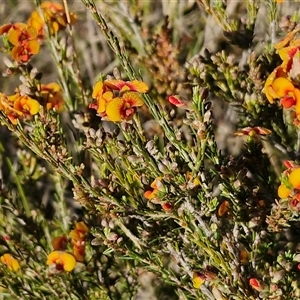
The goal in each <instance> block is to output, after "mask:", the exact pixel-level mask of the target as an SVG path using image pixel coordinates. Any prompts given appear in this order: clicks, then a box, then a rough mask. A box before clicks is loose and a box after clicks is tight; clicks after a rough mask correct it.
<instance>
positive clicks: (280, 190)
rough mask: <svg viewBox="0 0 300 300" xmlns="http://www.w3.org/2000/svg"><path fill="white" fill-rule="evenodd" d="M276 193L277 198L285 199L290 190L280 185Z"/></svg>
mask: <svg viewBox="0 0 300 300" xmlns="http://www.w3.org/2000/svg"><path fill="white" fill-rule="evenodd" d="M277 193H278V196H279V198H281V199H285V198H288V197H289V195H290V194H291V190H290V189H289V188H288V187H287V186H286V185H285V184H283V183H282V184H281V185H280V186H279V187H278V191H277Z"/></svg>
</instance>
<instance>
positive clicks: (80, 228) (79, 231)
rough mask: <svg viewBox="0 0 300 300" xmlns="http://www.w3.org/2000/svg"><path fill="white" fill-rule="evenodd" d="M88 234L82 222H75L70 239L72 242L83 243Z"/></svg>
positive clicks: (87, 229)
mask: <svg viewBox="0 0 300 300" xmlns="http://www.w3.org/2000/svg"><path fill="white" fill-rule="evenodd" d="M88 232H89V228H88V227H87V226H86V225H85V223H84V222H77V223H76V224H75V229H74V230H71V232H70V237H71V238H72V241H73V240H74V241H84V240H85V239H86V236H87V234H88Z"/></svg>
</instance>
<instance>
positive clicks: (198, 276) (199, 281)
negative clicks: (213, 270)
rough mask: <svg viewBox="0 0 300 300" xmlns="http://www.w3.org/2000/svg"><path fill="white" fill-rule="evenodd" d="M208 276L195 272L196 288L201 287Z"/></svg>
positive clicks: (194, 285) (194, 284) (194, 283)
mask: <svg viewBox="0 0 300 300" xmlns="http://www.w3.org/2000/svg"><path fill="white" fill-rule="evenodd" d="M205 279H206V276H205V275H204V274H201V273H199V272H194V273H193V287H194V288H195V289H200V287H201V285H202V284H203V283H204V282H205Z"/></svg>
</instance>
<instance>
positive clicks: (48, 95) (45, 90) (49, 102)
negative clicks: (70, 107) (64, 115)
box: [39, 82, 64, 111]
mask: <svg viewBox="0 0 300 300" xmlns="http://www.w3.org/2000/svg"><path fill="white" fill-rule="evenodd" d="M39 89H40V90H39V91H40V94H41V96H42V98H43V104H44V105H45V107H46V109H47V110H50V109H55V110H57V111H61V109H62V107H63V103H64V99H63V93H62V89H61V86H60V85H59V84H58V83H56V82H51V83H48V84H41V85H40V86H39Z"/></svg>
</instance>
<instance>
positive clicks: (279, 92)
mask: <svg viewBox="0 0 300 300" xmlns="http://www.w3.org/2000/svg"><path fill="white" fill-rule="evenodd" d="M298 32H299V29H295V30H293V31H292V32H290V33H289V34H288V35H287V36H286V38H285V39H283V40H282V41H281V42H279V43H278V44H276V45H275V48H276V49H277V51H278V54H279V56H280V58H281V59H282V63H281V65H280V66H278V67H276V68H275V70H274V71H273V72H272V73H271V74H270V75H269V77H268V78H267V80H266V83H265V86H264V93H265V95H266V97H267V99H268V100H269V102H270V103H274V100H275V99H278V100H279V104H280V105H282V107H283V108H284V109H289V110H292V111H293V113H294V123H295V125H299V121H300V89H299V86H300V71H299V66H300V39H295V36H296V34H297V33H298Z"/></svg>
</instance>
